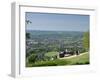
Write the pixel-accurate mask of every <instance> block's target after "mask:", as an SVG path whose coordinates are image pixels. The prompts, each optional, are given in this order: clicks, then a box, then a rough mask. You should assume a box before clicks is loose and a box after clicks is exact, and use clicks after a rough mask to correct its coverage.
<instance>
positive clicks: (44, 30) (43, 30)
mask: <svg viewBox="0 0 100 80" xmlns="http://www.w3.org/2000/svg"><path fill="white" fill-rule="evenodd" d="M26 31H51V32H53V31H55V32H59V31H60V32H88V31H61V30H59V31H58V30H32V29H26Z"/></svg>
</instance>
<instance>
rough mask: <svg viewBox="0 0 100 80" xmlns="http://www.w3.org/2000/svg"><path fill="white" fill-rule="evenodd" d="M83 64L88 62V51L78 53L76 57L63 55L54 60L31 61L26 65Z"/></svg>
mask: <svg viewBox="0 0 100 80" xmlns="http://www.w3.org/2000/svg"><path fill="white" fill-rule="evenodd" d="M52 53H54V52H52ZM48 55H49V53H48ZM49 56H51V55H49ZM84 64H89V53H88V52H85V53H81V55H78V56H76V57H71V58H67V57H66V58H65V57H64V59H56V60H51V61H38V62H35V63H31V64H29V63H28V64H27V67H40V66H61V65H84Z"/></svg>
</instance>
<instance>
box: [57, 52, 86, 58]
mask: <svg viewBox="0 0 100 80" xmlns="http://www.w3.org/2000/svg"><path fill="white" fill-rule="evenodd" d="M84 54H87V52H85V53H81V54H80V55H73V56H69V57H64V58H59V59H70V58H74V57H78V56H81V55H84Z"/></svg>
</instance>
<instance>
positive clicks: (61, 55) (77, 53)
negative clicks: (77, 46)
mask: <svg viewBox="0 0 100 80" xmlns="http://www.w3.org/2000/svg"><path fill="white" fill-rule="evenodd" d="M79 54H80V53H79V51H78V50H77V51H68V50H67V49H66V50H65V51H63V52H59V55H58V57H59V58H63V57H68V56H71V55H79Z"/></svg>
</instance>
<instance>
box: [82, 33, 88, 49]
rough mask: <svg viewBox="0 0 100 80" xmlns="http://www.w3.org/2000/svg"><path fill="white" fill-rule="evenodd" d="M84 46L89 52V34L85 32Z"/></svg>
mask: <svg viewBox="0 0 100 80" xmlns="http://www.w3.org/2000/svg"><path fill="white" fill-rule="evenodd" d="M83 46H84V48H85V49H86V50H89V32H85V33H84V35H83Z"/></svg>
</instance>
